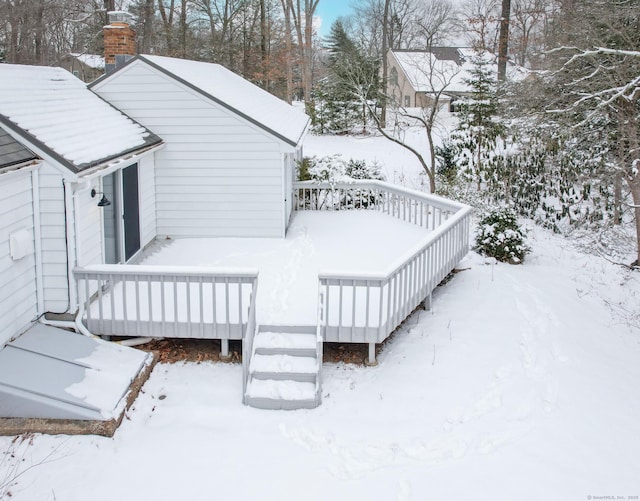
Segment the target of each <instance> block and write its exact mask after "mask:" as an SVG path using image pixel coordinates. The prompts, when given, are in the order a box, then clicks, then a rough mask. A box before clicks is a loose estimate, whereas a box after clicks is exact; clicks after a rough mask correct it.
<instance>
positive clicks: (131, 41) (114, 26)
mask: <svg viewBox="0 0 640 501" xmlns="http://www.w3.org/2000/svg"><path fill="white" fill-rule="evenodd" d="M131 18H132V16H131V14H129V13H128V12H122V11H113V12H109V25H108V26H105V27H104V28H103V31H102V33H103V35H104V63H105V68H106V71H107V73H109V72H110V71H113V70H114V69H115V68H116V67H117V66H119V65H120V64H123V63H124V62H126V61H127V60H129V59H130V58H132V57H133V56H134V55H135V53H136V32H135V31H134V30H133V28H132V27H131ZM118 56H120V57H118Z"/></svg>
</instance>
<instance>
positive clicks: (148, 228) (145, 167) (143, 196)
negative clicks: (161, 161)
mask: <svg viewBox="0 0 640 501" xmlns="http://www.w3.org/2000/svg"><path fill="white" fill-rule="evenodd" d="M138 182H139V184H138V185H139V188H140V245H141V247H142V248H144V246H145V245H147V244H148V243H149V242H151V241H152V240H153V239H154V238H155V237H156V234H157V229H156V186H155V184H156V182H155V168H154V156H153V155H151V156H148V157H144V158H143V159H142V160H140V162H138Z"/></svg>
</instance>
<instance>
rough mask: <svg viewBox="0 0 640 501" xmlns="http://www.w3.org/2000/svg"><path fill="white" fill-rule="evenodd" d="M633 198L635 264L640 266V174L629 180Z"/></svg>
mask: <svg viewBox="0 0 640 501" xmlns="http://www.w3.org/2000/svg"><path fill="white" fill-rule="evenodd" d="M629 188H631V198H632V200H633V215H634V217H635V223H636V261H635V263H633V265H635V266H640V174H637V175H636V176H635V178H634V179H632V180H629Z"/></svg>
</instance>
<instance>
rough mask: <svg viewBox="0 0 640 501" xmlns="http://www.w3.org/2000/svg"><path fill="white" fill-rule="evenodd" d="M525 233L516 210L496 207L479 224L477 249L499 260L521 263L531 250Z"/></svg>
mask: <svg viewBox="0 0 640 501" xmlns="http://www.w3.org/2000/svg"><path fill="white" fill-rule="evenodd" d="M525 235H526V232H525V230H523V229H522V228H521V227H520V225H519V224H518V220H517V217H516V214H515V212H514V211H512V210H511V209H507V208H499V209H494V210H492V211H491V212H489V213H488V214H487V215H486V216H484V217H483V218H482V220H481V221H480V223H479V224H478V229H477V232H476V247H475V249H476V250H477V251H478V252H479V253H480V254H483V255H485V256H489V257H494V258H496V259H497V260H498V261H503V262H507V263H511V264H519V263H521V262H522V261H523V260H524V257H525V255H526V254H528V253H529V251H530V250H531V249H530V248H529V246H527V244H526V242H525V238H526V237H525Z"/></svg>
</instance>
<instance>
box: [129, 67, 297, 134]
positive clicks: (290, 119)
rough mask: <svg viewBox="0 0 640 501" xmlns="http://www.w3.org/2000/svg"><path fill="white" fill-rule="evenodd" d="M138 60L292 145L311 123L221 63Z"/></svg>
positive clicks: (290, 107) (293, 109) (291, 107)
mask: <svg viewBox="0 0 640 501" xmlns="http://www.w3.org/2000/svg"><path fill="white" fill-rule="evenodd" d="M139 59H142V60H144V61H148V62H150V63H152V64H153V65H155V66H157V67H159V68H161V69H162V70H164V71H165V72H168V73H170V74H172V75H173V76H175V77H178V78H179V79H182V80H184V81H185V82H186V83H188V84H190V85H191V86H193V87H195V88H196V90H199V91H201V92H203V93H205V94H207V95H208V96H209V97H212V98H213V99H216V100H218V101H221V102H222V103H224V104H226V105H227V106H229V107H231V108H233V110H234V111H236V112H239V113H240V114H242V115H245V116H246V117H247V118H248V119H249V120H251V121H254V122H257V124H258V125H260V126H261V127H262V128H265V129H267V130H268V131H269V132H271V133H275V134H276V135H278V136H280V137H281V138H283V139H285V140H286V141H287V142H289V143H291V144H293V145H296V144H298V143H299V142H300V140H301V138H302V135H303V134H304V132H305V130H306V128H307V125H308V123H309V117H308V116H307V115H306V114H304V113H303V112H302V111H300V110H298V109H296V108H294V107H293V106H291V105H289V104H287V103H285V102H284V101H282V100H281V99H279V98H277V97H275V96H274V95H272V94H270V93H268V92H267V91H265V90H263V89H261V88H260V87H258V86H257V85H254V84H252V83H251V82H249V81H247V80H245V79H244V78H242V77H241V76H239V75H237V74H235V73H233V72H232V71H230V70H228V69H226V68H225V67H223V66H221V65H219V64H214V63H205V62H199V61H190V60H187V59H176V58H172V57H164V56H150V55H141V56H139Z"/></svg>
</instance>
